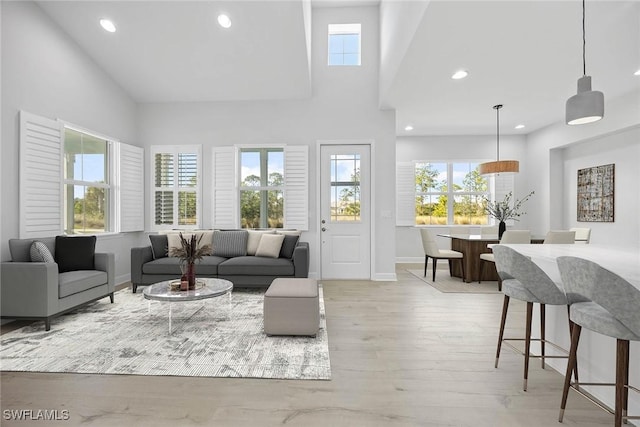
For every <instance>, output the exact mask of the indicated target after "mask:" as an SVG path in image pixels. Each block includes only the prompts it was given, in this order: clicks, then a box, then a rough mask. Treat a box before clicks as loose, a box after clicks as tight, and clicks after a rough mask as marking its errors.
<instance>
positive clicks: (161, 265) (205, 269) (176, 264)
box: [142, 256, 226, 277]
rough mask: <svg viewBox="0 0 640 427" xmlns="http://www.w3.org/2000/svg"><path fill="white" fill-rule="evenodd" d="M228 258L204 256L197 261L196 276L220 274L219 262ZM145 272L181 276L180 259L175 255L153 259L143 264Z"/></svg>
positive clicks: (143, 271)
mask: <svg viewBox="0 0 640 427" xmlns="http://www.w3.org/2000/svg"><path fill="white" fill-rule="evenodd" d="M225 260H226V258H222V257H217V256H204V257H202V259H201V260H200V261H196V266H195V269H196V277H197V276H198V275H199V274H201V275H205V276H214V275H217V274H218V264H220V263H221V262H223V261H225ZM142 273H143V274H175V276H176V277H180V275H181V274H182V272H181V271H180V260H179V259H178V258H175V257H164V258H158V259H155V260H153V261H149V262H146V263H144V264H143V265H142Z"/></svg>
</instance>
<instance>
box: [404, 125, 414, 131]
mask: <svg viewBox="0 0 640 427" xmlns="http://www.w3.org/2000/svg"><path fill="white" fill-rule="evenodd" d="M404 130H406V131H410V130H413V126H411V125H406V126H405V127H404Z"/></svg>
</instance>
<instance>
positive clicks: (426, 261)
mask: <svg viewBox="0 0 640 427" xmlns="http://www.w3.org/2000/svg"><path fill="white" fill-rule="evenodd" d="M428 262H429V256H427V255H425V256H424V277H427V263H428Z"/></svg>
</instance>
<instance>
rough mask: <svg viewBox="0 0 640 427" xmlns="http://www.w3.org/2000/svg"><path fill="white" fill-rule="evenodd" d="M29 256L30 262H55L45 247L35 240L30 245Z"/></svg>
mask: <svg viewBox="0 0 640 427" xmlns="http://www.w3.org/2000/svg"><path fill="white" fill-rule="evenodd" d="M29 255H30V256H31V262H48V263H54V262H55V260H54V259H53V255H51V251H49V248H48V247H47V245H45V244H44V243H42V242H38V241H37V240H36V241H35V242H33V243H32V244H31V247H30V248H29Z"/></svg>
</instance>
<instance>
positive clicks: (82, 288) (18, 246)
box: [0, 237, 115, 331]
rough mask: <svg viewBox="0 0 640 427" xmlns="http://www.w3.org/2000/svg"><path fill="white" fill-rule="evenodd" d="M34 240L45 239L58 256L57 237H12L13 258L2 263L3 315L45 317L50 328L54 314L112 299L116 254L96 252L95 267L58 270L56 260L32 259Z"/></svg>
mask: <svg viewBox="0 0 640 427" xmlns="http://www.w3.org/2000/svg"><path fill="white" fill-rule="evenodd" d="M34 241H40V242H43V243H44V244H45V245H46V246H47V248H48V249H49V251H50V252H51V254H52V255H53V256H54V258H55V237H47V238H41V239H10V240H9V250H10V252H11V258H12V260H11V261H9V262H3V263H2V272H1V277H2V284H1V285H0V292H1V296H2V311H1V312H0V314H1V316H2V318H3V319H28V320H44V322H45V330H47V331H48V330H49V329H51V319H52V318H53V317H55V316H59V315H61V314H63V313H65V312H68V311H71V310H73V309H75V308H78V307H79V306H81V305H84V304H86V303H89V302H93V301H96V300H98V299H101V298H104V297H106V296H109V298H110V300H111V302H112V303H113V294H114V292H115V256H114V254H112V253H96V254H95V255H94V265H95V267H94V270H77V271H67V272H63V273H59V272H58V264H57V263H55V262H31V256H30V254H29V250H30V248H31V245H32V243H33V242H34ZM55 259H57V258H55Z"/></svg>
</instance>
